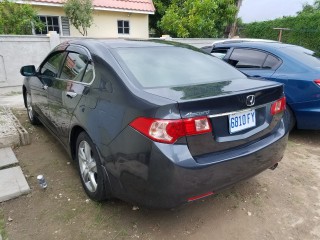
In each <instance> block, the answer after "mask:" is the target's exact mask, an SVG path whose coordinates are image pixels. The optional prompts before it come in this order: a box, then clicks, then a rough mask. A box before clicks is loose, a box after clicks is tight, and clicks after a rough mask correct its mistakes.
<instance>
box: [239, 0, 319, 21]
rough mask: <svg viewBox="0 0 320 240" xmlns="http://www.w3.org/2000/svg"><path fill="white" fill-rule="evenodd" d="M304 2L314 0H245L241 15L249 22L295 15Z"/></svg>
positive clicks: (312, 1)
mask: <svg viewBox="0 0 320 240" xmlns="http://www.w3.org/2000/svg"><path fill="white" fill-rule="evenodd" d="M304 3H309V4H313V3H314V0H243V3H242V6H241V8H240V12H239V17H241V18H242V20H243V22H244V23H249V22H254V21H266V20H272V19H275V18H278V17H283V16H294V15H296V12H298V11H300V10H301V9H302V5H303V4H304Z"/></svg>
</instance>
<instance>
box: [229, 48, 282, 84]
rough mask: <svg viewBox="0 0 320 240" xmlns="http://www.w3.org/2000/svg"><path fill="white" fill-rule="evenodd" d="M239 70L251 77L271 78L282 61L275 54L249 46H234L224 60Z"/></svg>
mask: <svg viewBox="0 0 320 240" xmlns="http://www.w3.org/2000/svg"><path fill="white" fill-rule="evenodd" d="M226 61H227V62H228V63H230V64H231V65H233V66H235V67H236V68H238V69H239V70H240V71H241V72H243V73H245V74H247V75H249V76H251V77H262V78H266V79H270V80H272V79H273V78H272V75H273V74H274V73H275V71H276V69H277V68H278V67H279V66H280V65H281V63H282V61H281V60H280V58H278V57H276V56H275V55H273V54H271V53H268V52H265V51H262V50H258V49H250V48H234V49H232V52H231V54H230V55H229V57H228V59H227V60H226Z"/></svg>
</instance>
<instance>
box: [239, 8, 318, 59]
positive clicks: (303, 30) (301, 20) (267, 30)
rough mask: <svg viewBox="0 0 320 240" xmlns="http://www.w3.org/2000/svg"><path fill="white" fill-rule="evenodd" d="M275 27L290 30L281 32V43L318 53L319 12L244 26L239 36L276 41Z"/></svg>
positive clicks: (276, 32)
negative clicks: (302, 47)
mask: <svg viewBox="0 0 320 240" xmlns="http://www.w3.org/2000/svg"><path fill="white" fill-rule="evenodd" d="M276 27H281V28H290V31H283V34H282V42H284V43H290V44H295V45H300V46H304V47H306V48H309V49H312V50H313V51H316V52H317V53H319V52H320V11H319V12H316V13H302V14H299V15H298V16H296V17H283V18H278V19H275V20H271V21H264V22H254V23H249V24H244V26H243V28H242V29H241V31H240V35H241V37H249V38H263V39H273V40H278V34H279V30H274V29H273V28H276Z"/></svg>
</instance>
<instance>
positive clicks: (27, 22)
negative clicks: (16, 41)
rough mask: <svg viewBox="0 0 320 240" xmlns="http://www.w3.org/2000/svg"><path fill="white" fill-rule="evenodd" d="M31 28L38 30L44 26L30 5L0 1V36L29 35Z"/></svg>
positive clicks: (5, 0) (6, 0)
mask: <svg viewBox="0 0 320 240" xmlns="http://www.w3.org/2000/svg"><path fill="white" fill-rule="evenodd" d="M33 27H34V28H35V29H39V30H40V29H42V28H43V27H44V25H43V23H42V22H41V21H40V19H39V18H38V16H37V12H36V10H34V9H33V8H32V7H31V5H29V4H18V3H14V2H10V1H8V0H3V1H0V34H18V35H31V34H32V29H33Z"/></svg>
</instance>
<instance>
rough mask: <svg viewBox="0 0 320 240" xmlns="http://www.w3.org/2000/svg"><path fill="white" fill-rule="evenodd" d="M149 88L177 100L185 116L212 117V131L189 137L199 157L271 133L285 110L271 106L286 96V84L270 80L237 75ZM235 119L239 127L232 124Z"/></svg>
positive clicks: (249, 141)
mask: <svg viewBox="0 0 320 240" xmlns="http://www.w3.org/2000/svg"><path fill="white" fill-rule="evenodd" d="M145 91H147V92H150V93H153V94H156V95H160V96H162V97H166V98H169V99H172V100H175V101H177V102H178V106H179V110H180V114H181V118H193V117H200V116H207V117H208V118H209V120H210V123H211V125H212V132H211V133H206V134H201V135H194V136H187V137H186V139H187V144H188V147H189V150H190V152H191V154H192V155H193V156H194V157H195V158H196V157H197V156H201V155H203V154H208V153H213V152H217V153H218V152H221V151H223V150H226V149H230V148H237V147H241V146H245V145H248V144H250V143H253V142H255V141H258V140H259V139H262V138H264V137H266V136H268V135H270V134H271V133H272V132H273V131H274V129H275V127H276V125H277V124H278V123H279V121H280V120H281V118H282V114H278V115H276V116H272V115H271V114H270V108H271V105H272V103H274V102H275V101H277V100H278V99H280V98H281V97H283V87H282V85H281V84H279V83H275V82H270V81H264V80H254V79H236V80H230V81H222V82H215V83H210V84H202V85H195V86H194V85H193V86H179V87H170V88H153V89H146V90H145ZM236 118H237V120H236ZM245 118H246V119H245ZM253 118H254V119H255V120H254V121H253ZM232 121H233V125H235V124H236V122H235V121H237V124H236V125H237V127H235V126H233V127H232V126H231V125H232ZM244 121H245V122H246V124H244ZM247 122H248V124H249V122H250V124H251V125H250V124H249V125H247ZM240 124H241V125H247V126H239V125H240Z"/></svg>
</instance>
